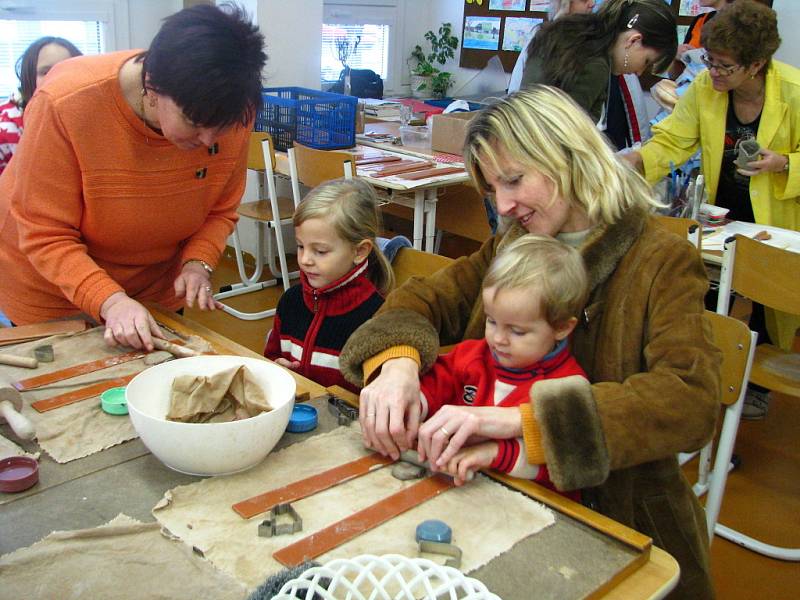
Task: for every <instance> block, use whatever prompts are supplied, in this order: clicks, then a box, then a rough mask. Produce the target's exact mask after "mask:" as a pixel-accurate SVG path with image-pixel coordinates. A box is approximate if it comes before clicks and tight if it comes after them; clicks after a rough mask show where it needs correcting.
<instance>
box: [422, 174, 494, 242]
mask: <svg viewBox="0 0 800 600" xmlns="http://www.w3.org/2000/svg"><path fill="white" fill-rule="evenodd" d="M436 228H437V229H441V230H443V231H448V232H450V233H455V234H456V235H460V236H461V237H465V238H467V239H470V240H475V241H478V242H483V241H486V240H487V239H489V237H490V236H491V235H492V229H491V227H490V226H489V218H488V216H487V215H486V206H485V205H484V203H483V196H482V195H481V194H480V193H478V190H476V189H475V188H474V187H472V186H471V185H466V184H461V185H450V186H447V187H446V188H444V189H442V190H440V191H439V194H438V198H437V202H436Z"/></svg>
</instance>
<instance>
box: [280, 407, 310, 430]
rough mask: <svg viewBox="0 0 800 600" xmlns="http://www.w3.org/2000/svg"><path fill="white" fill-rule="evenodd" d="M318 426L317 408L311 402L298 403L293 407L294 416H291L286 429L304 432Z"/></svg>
mask: <svg viewBox="0 0 800 600" xmlns="http://www.w3.org/2000/svg"><path fill="white" fill-rule="evenodd" d="M316 427H317V409H316V408H314V407H313V406H311V405H310V404H296V405H295V407H294V408H293V409H292V416H291V417H289V424H288V425H287V426H286V431H289V432H291V433H303V432H304V431H311V430H312V429H316Z"/></svg>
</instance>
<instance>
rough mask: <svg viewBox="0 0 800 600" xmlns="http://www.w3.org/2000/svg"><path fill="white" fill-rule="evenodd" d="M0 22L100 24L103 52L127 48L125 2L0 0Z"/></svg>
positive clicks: (127, 30)
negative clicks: (98, 22)
mask: <svg viewBox="0 0 800 600" xmlns="http://www.w3.org/2000/svg"><path fill="white" fill-rule="evenodd" d="M0 19H9V20H18V21H47V20H54V21H100V22H101V23H103V37H104V39H103V43H104V45H105V49H106V52H114V51H115V50H119V49H124V48H129V47H130V29H129V26H128V0H69V1H64V0H0Z"/></svg>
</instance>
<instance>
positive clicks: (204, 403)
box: [167, 365, 272, 423]
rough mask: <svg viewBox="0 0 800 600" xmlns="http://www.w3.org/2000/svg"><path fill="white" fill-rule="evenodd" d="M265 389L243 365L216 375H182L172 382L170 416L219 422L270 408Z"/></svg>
mask: <svg viewBox="0 0 800 600" xmlns="http://www.w3.org/2000/svg"><path fill="white" fill-rule="evenodd" d="M271 410H272V406H270V404H269V401H268V400H267V398H266V396H264V391H263V390H262V389H261V386H260V385H258V383H257V382H256V380H255V378H254V377H253V375H252V373H250V371H249V370H248V368H247V367H245V366H244V365H241V366H238V367H231V368H230V369H225V370H224V371H220V372H219V373H215V374H214V375H209V376H206V375H179V376H178V377H176V378H175V380H174V381H173V382H172V393H171V396H170V401H169V412H167V419H168V420H170V421H180V422H182V423H220V422H224V421H233V420H235V419H247V418H249V417H255V416H256V415H258V414H261V413H262V412H267V411H271Z"/></svg>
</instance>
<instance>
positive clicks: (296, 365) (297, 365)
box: [275, 358, 300, 371]
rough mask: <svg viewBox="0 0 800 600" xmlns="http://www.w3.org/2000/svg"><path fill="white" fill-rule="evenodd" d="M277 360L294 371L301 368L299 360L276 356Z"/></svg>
mask: <svg viewBox="0 0 800 600" xmlns="http://www.w3.org/2000/svg"><path fill="white" fill-rule="evenodd" d="M275 362H276V363H277V364H279V365H280V366H282V367H286V368H287V369H291V370H292V371H297V370H299V369H300V361H299V360H287V359H285V358H276V359H275Z"/></svg>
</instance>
